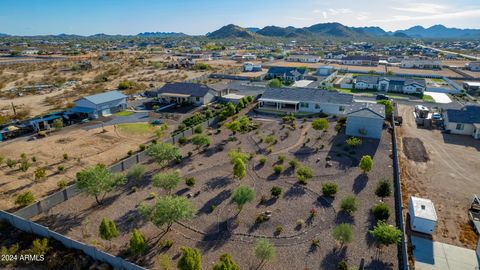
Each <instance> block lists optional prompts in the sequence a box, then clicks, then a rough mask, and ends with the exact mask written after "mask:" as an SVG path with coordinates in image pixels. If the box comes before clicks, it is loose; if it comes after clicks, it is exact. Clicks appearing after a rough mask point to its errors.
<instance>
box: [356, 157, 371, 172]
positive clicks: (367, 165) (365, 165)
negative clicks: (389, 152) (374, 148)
mask: <svg viewBox="0 0 480 270" xmlns="http://www.w3.org/2000/svg"><path fill="white" fill-rule="evenodd" d="M359 167H360V169H362V171H363V173H365V174H366V173H367V172H369V171H371V170H372V167H373V160H372V157H371V156H369V155H365V156H363V157H362V159H361V160H360V165H359Z"/></svg>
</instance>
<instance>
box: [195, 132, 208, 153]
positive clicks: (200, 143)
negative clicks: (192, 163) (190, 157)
mask: <svg viewBox="0 0 480 270" xmlns="http://www.w3.org/2000/svg"><path fill="white" fill-rule="evenodd" d="M211 143H212V138H211V137H210V136H208V135H205V134H197V135H195V136H193V138H192V144H193V145H195V146H197V150H198V149H200V148H201V147H208V146H209V145H210V144H211Z"/></svg>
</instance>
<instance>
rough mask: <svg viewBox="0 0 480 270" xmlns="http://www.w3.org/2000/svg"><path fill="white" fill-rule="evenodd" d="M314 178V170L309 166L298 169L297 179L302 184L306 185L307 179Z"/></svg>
mask: <svg viewBox="0 0 480 270" xmlns="http://www.w3.org/2000/svg"><path fill="white" fill-rule="evenodd" d="M312 177H313V170H312V168H310V167H308V166H300V167H299V168H298V169H297V179H298V181H300V182H302V183H306V181H307V179H310V178H312Z"/></svg>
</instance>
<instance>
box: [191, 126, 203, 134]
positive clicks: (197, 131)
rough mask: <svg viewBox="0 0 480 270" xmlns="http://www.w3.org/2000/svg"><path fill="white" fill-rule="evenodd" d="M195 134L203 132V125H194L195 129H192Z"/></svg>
mask: <svg viewBox="0 0 480 270" xmlns="http://www.w3.org/2000/svg"><path fill="white" fill-rule="evenodd" d="M193 132H195V133H196V134H200V133H203V127H202V126H196V127H195V129H194V130H193Z"/></svg>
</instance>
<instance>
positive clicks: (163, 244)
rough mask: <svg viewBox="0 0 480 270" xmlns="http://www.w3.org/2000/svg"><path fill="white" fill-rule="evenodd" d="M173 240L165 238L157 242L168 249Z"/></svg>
mask: <svg viewBox="0 0 480 270" xmlns="http://www.w3.org/2000/svg"><path fill="white" fill-rule="evenodd" d="M173 243H174V242H173V240H171V239H167V240H162V241H160V243H159V244H158V245H159V246H160V247H161V248H166V249H169V248H171V247H172V246H173Z"/></svg>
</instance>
